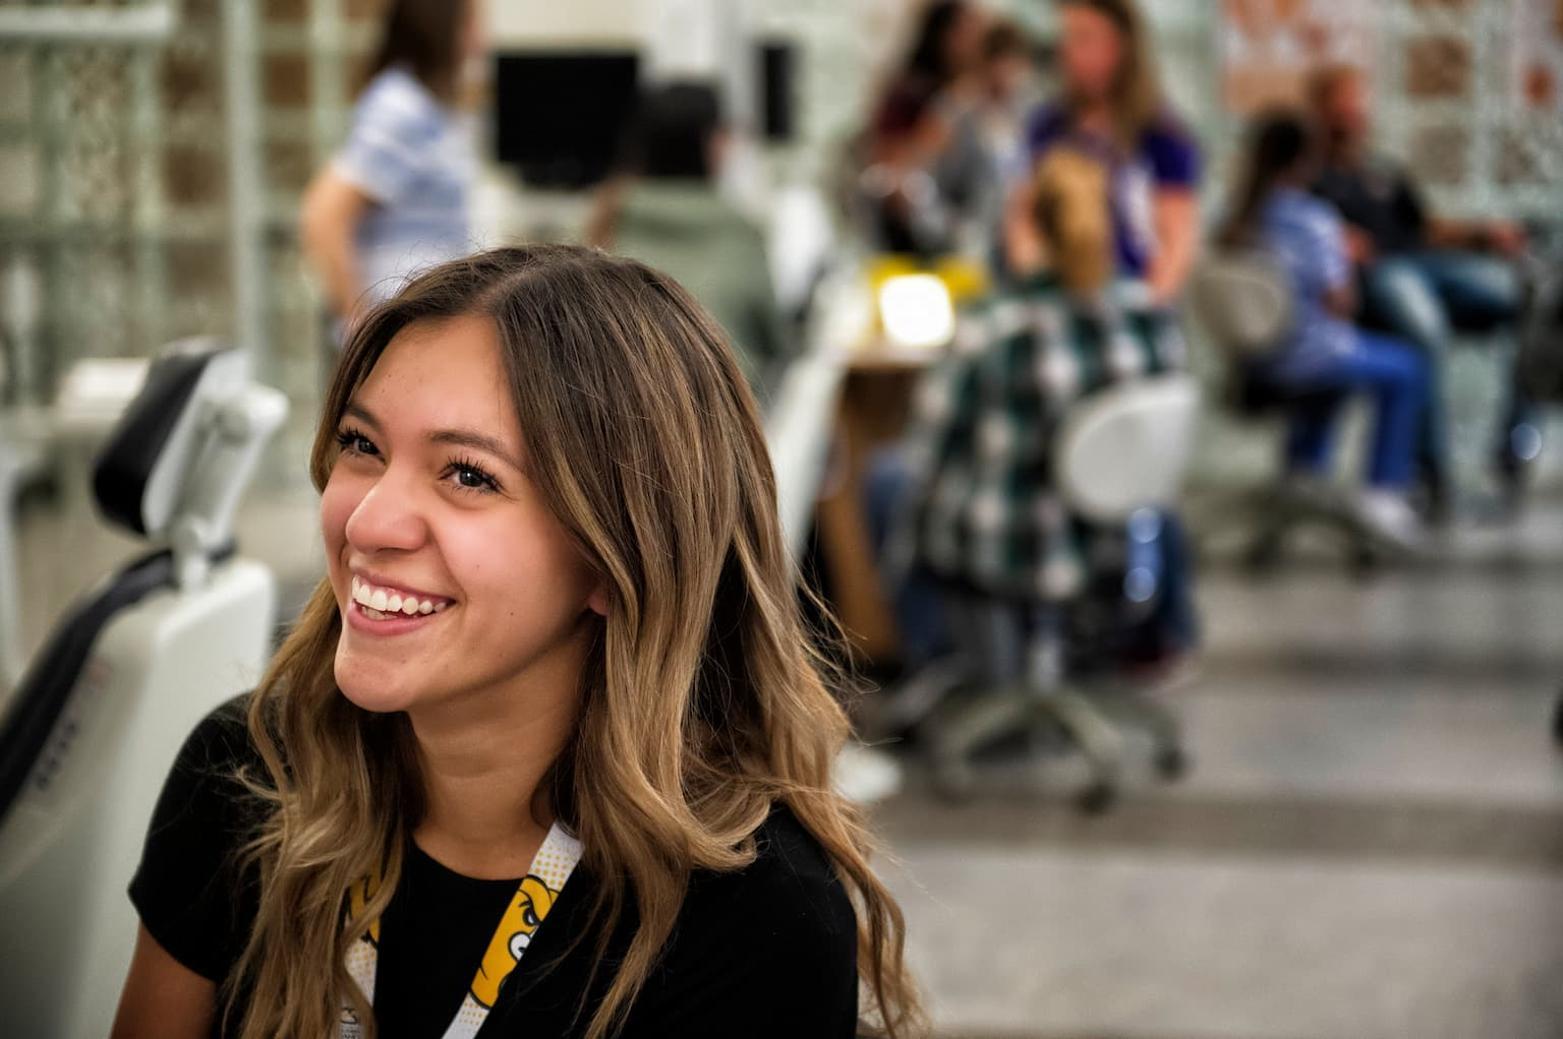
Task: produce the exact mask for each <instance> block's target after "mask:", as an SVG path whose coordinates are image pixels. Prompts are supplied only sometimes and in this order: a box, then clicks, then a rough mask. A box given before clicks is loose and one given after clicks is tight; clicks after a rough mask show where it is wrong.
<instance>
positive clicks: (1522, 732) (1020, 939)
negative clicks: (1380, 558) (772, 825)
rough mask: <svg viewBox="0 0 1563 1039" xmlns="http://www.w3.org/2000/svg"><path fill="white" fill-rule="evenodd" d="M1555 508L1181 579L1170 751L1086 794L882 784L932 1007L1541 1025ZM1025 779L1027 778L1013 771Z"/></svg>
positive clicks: (1207, 1029)
mask: <svg viewBox="0 0 1563 1039" xmlns="http://www.w3.org/2000/svg"><path fill="white" fill-rule="evenodd" d="M1560 520H1563V507H1559V506H1556V505H1549V506H1541V507H1538V508H1536V509H1535V510H1533V511H1532V512H1531V513H1530V514H1529V515H1528V517H1527V518H1526V520H1525V521H1524V523H1523V524H1522V525H1521V526H1519V527H1518V528H1504V529H1468V530H1463V531H1460V532H1459V533H1458V534H1456V535H1455V536H1454V537H1453V538H1452V539H1451V542H1452V544H1451V545H1450V546H1449V558H1448V559H1447V561H1445V562H1443V563H1441V564H1439V565H1437V566H1428V567H1423V568H1420V569H1418V570H1415V571H1412V572H1405V573H1399V574H1389V575H1383V576H1381V577H1379V578H1378V579H1376V580H1373V581H1371V582H1368V583H1362V582H1359V581H1355V580H1353V579H1351V578H1350V577H1348V576H1346V574H1345V572H1344V571H1343V570H1341V569H1339V568H1336V567H1332V566H1329V565H1327V564H1326V563H1325V562H1324V561H1320V560H1305V561H1303V562H1302V563H1300V564H1299V565H1297V566H1295V567H1293V568H1292V569H1290V570H1288V571H1286V572H1283V574H1281V575H1278V576H1276V577H1273V578H1271V579H1268V580H1265V581H1262V582H1256V581H1255V580H1253V579H1252V578H1249V577H1248V576H1246V575H1242V574H1239V573H1236V572H1233V571H1231V570H1223V569H1220V568H1215V569H1213V570H1211V571H1209V572H1207V573H1205V574H1204V575H1203V576H1202V580H1201V603H1202V607H1203V613H1204V617H1205V621H1206V624H1207V627H1208V631H1207V652H1206V653H1205V655H1204V659H1203V662H1202V667H1201V669H1200V672H1199V674H1198V676H1197V677H1196V678H1195V679H1194V680H1193V681H1192V682H1190V683H1188V684H1187V685H1186V686H1185V687H1184V688H1182V689H1181V690H1179V691H1177V692H1176V693H1174V694H1172V695H1171V696H1170V697H1169V699H1170V701H1171V702H1172V703H1174V704H1175V705H1176V706H1177V708H1178V710H1179V711H1180V712H1181V715H1182V718H1183V720H1184V723H1185V725H1186V732H1187V736H1188V740H1189V743H1190V745H1191V747H1192V749H1193V753H1194V755H1195V757H1196V759H1197V764H1196V768H1195V771H1194V772H1193V774H1191V775H1190V776H1189V777H1188V778H1187V779H1186V780H1184V781H1183V782H1182V783H1181V784H1178V785H1176V786H1171V787H1167V786H1157V785H1155V784H1154V782H1153V781H1152V780H1150V779H1149V778H1148V777H1147V778H1143V779H1142V780H1141V781H1140V782H1139V784H1138V785H1137V787H1136V789H1135V791H1134V792H1133V793H1132V794H1131V796H1130V797H1129V799H1128V800H1127V802H1126V803H1125V804H1123V805H1122V806H1121V807H1120V808H1119V809H1118V810H1117V811H1116V812H1115V813H1113V814H1112V815H1110V816H1108V817H1106V818H1103V819H1097V820H1091V819H1084V818H1081V817H1080V816H1078V815H1077V814H1076V813H1075V812H1074V811H1073V810H1072V808H1071V807H1070V806H1069V805H1068V803H1067V802H1066V801H1065V800H1064V795H1065V793H1066V792H1067V785H1068V784H1069V782H1071V780H1072V779H1074V778H1075V777H1073V776H1072V775H1070V772H1069V770H1068V769H1067V768H1059V767H1056V766H1055V767H1051V768H1044V769H1039V770H1037V771H1036V772H1035V773H1034V774H1027V776H1026V777H1025V778H1026V779H1027V780H1028V781H1029V782H1026V783H1022V782H1020V781H1019V780H1017V778H1016V776H1015V775H1014V770H1013V769H1009V770H1006V771H1005V772H1004V773H1003V774H1002V775H1001V777H999V778H997V779H995V780H993V781H992V782H991V783H990V787H991V789H990V792H989V793H988V794H987V795H986V796H983V797H980V798H979V799H978V800H976V801H975V802H974V803H972V804H970V805H965V806H962V807H959V808H955V807H951V806H949V805H946V804H942V803H941V802H939V801H938V800H937V799H935V798H933V797H932V796H931V795H929V794H926V793H922V792H920V791H921V786H920V784H918V783H917V782H916V777H915V776H914V781H913V783H912V786H911V792H909V793H907V794H904V795H902V796H901V797H899V798H897V799H896V800H894V801H892V802H890V803H889V804H887V805H885V806H883V808H882V809H881V810H880V812H879V816H880V821H881V823H882V825H883V827H884V829H885V831H886V833H887V835H888V838H889V843H890V845H891V848H892V850H893V859H894V862H893V865H890V866H889V868H888V870H887V872H888V875H889V877H890V878H891V882H892V885H893V887H894V889H895V891H896V893H897V894H898V895H899V896H900V898H901V900H902V903H903V905H904V906H905V909H906V912H907V915H908V919H909V926H910V944H911V950H912V957H913V960H914V962H915V963H916V965H917V968H918V971H919V973H920V975H921V976H922V978H923V980H924V983H925V985H926V987H927V990H928V994H929V999H930V1003H931V1006H932V1010H933V1012H934V1017H935V1019H936V1021H937V1022H938V1023H939V1024H940V1025H941V1030H942V1031H943V1032H946V1033H948V1034H950V1035H961V1036H973V1037H976V1036H983V1037H990V1036H991V1037H998V1036H1004V1037H1033V1036H1035V1037H1043V1036H1046V1037H1070V1039H1083V1037H1092V1039H1103V1037H1145V1039H1150V1037H1156V1039H1218V1037H1219V1039H1326V1037H1329V1039H1375V1037H1385V1039H1390V1037H1394V1039H1401V1037H1404V1039H1411V1037H1416V1039H1429V1037H1449V1039H1456V1037H1461V1039H1464V1037H1471V1039H1476V1037H1481V1039H1486V1037H1503V1039H1522V1037H1537V1039H1540V1037H1556V1036H1558V1035H1563V752H1560V751H1558V750H1556V749H1555V748H1554V747H1553V746H1552V745H1551V743H1550V742H1549V737H1548V726H1549V721H1550V711H1551V709H1552V705H1553V697H1554V695H1555V693H1556V690H1557V688H1558V687H1559V685H1560V683H1563V644H1560V640H1559V638H1558V634H1559V632H1560V630H1563V523H1560V522H1559V521H1560ZM1038 789H1040V791H1041V792H1040V793H1038V792H1037V790H1038Z"/></svg>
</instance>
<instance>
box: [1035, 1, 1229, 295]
mask: <svg viewBox="0 0 1563 1039" xmlns="http://www.w3.org/2000/svg"><path fill="white" fill-rule="evenodd" d="M1061 30H1062V32H1061V37H1060V54H1059V57H1060V63H1061V69H1060V71H1061V74H1062V77H1063V81H1064V91H1063V96H1062V97H1061V98H1059V99H1058V100H1056V101H1053V102H1049V103H1047V104H1044V105H1043V106H1041V107H1040V108H1039V109H1037V111H1036V112H1034V113H1033V114H1032V116H1031V119H1030V122H1029V125H1028V126H1027V131H1026V138H1027V145H1028V148H1029V151H1030V156H1031V161H1032V165H1033V169H1036V168H1038V167H1040V165H1041V164H1042V163H1043V162H1044V161H1045V160H1046V159H1047V157H1048V155H1049V154H1050V153H1052V152H1054V151H1055V150H1057V149H1066V148H1067V149H1069V150H1071V151H1073V152H1075V153H1077V154H1080V155H1084V156H1086V157H1088V158H1090V159H1093V160H1094V161H1097V162H1099V163H1101V165H1102V166H1103V167H1104V169H1105V172H1106V178H1105V183H1106V191H1105V194H1106V198H1105V200H1104V204H1105V205H1106V206H1107V208H1108V215H1109V219H1110V222H1111V225H1112V232H1113V239H1114V253H1115V258H1116V271H1115V273H1116V274H1117V275H1118V276H1119V277H1123V278H1132V279H1140V280H1143V281H1145V282H1146V283H1147V284H1148V285H1149V287H1150V289H1151V293H1152V296H1153V298H1154V299H1155V300H1157V301H1159V302H1171V301H1172V300H1173V299H1175V298H1176V297H1177V295H1178V293H1179V292H1180V291H1181V289H1182V287H1183V283H1184V281H1185V280H1186V279H1187V277H1188V274H1189V271H1190V269H1191V268H1192V266H1193V262H1194V257H1195V253H1196V250H1197V248H1198V242H1199V212H1198V201H1197V189H1198V185H1199V178H1200V158H1199V150H1198V148H1197V147H1196V146H1195V143H1194V141H1193V138H1192V137H1191V136H1190V135H1189V134H1188V132H1187V131H1186V130H1185V129H1184V128H1183V126H1182V124H1181V123H1180V122H1179V121H1178V119H1177V118H1176V117H1175V116H1174V115H1173V114H1172V113H1171V111H1170V110H1169V109H1168V107H1167V104H1166V102H1165V100H1164V98H1163V96H1162V92H1161V88H1160V85H1159V83H1158V81H1157V76H1156V70H1155V62H1154V59H1153V57H1152V55H1151V49H1150V39H1149V35H1148V33H1147V31H1146V29H1145V24H1144V21H1143V19H1142V18H1141V16H1140V13H1139V11H1138V10H1137V9H1136V8H1135V6H1134V3H1133V0H1063V3H1062V10H1061ZM1035 206H1036V178H1034V177H1033V178H1030V182H1029V183H1023V184H1022V185H1021V186H1020V188H1019V189H1018V190H1017V191H1016V192H1015V193H1014V195H1013V196H1012V198H1011V202H1010V207H1009V214H1008V218H1007V220H1006V228H1005V238H1006V244H1007V252H1008V258H1009V264H1010V267H1011V269H1012V270H1013V271H1014V272H1015V273H1018V274H1026V273H1029V272H1030V271H1033V270H1035V269H1037V268H1038V267H1040V266H1041V265H1042V264H1043V263H1044V262H1045V257H1046V250H1047V243H1045V242H1043V241H1042V240H1041V237H1040V235H1039V234H1038V233H1037V230H1036V227H1037V221H1036V220H1035V219H1033V217H1032V211H1033V210H1034V209H1035Z"/></svg>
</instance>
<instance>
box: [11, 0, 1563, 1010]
mask: <svg viewBox="0 0 1563 1039" xmlns="http://www.w3.org/2000/svg"><path fill="white" fill-rule="evenodd" d="M470 4H471V6H468V5H465V4H463V3H460V2H457V0H440V2H428V3H417V2H410V0H400V2H393V0H140V2H132V0H120V2H101V3H94V2H60V3H47V2H17V0H0V475H3V477H4V479H3V481H0V490H3V491H4V498H3V500H0V510H3V513H4V523H3V524H0V534H3V537H0V665H3V667H0V697H3V696H4V695H5V692H7V691H9V690H11V689H14V688H16V687H18V686H19V685H20V683H21V681H22V675H23V674H24V673H25V671H26V668H27V665H28V662H29V660H30V659H32V658H33V657H34V656H35V654H37V652H38V650H39V647H40V645H42V644H43V642H44V641H45V639H46V637H47V636H48V634H49V632H50V631H51V630H52V629H53V628H54V627H55V625H56V624H58V623H59V622H60V620H61V617H62V616H63V615H64V614H65V611H66V610H67V608H68V607H69V605H70V603H71V602H72V601H73V599H74V598H75V597H77V596H78V595H80V594H82V593H83V592H84V591H85V590H86V589H88V588H90V587H91V586H92V585H93V583H94V582H95V581H97V580H98V579H100V578H101V577H102V575H103V574H104V573H106V572H108V571H110V570H111V569H112V568H113V567H115V566H116V565H118V564H119V563H120V562H122V561H123V560H124V559H126V558H127V557H128V556H130V555H131V554H132V553H133V552H135V551H137V550H138V549H137V542H136V540H135V539H132V538H130V537H128V536H126V535H122V534H117V533H114V532H113V531H111V530H110V529H109V528H108V527H107V526H106V525H105V524H104V523H103V522H102V521H101V520H100V519H99V517H98V515H97V512H96V509H95V507H94V504H93V500H92V492H91V489H90V478H89V474H90V471H91V466H92V459H93V457H94V454H95V452H96V451H97V450H98V449H99V448H100V446H101V445H102V443H103V442H104V440H105V438H106V437H108V435H109V433H110V431H111V430H112V429H113V427H114V423H115V421H116V420H117V418H118V416H119V414H120V412H121V411H123V409H124V407H125V405H126V402H127V401H128V400H130V399H131V398H132V397H133V396H134V394H135V393H136V391H137V389H138V388H139V386H140V385H141V382H142V380H143V379H144V377H145V373H146V364H147V360H148V359H149V358H152V357H154V356H155V355H158V354H159V353H160V352H161V351H162V350H163V349H164V348H165V347H166V346H167V345H168V344H170V343H174V342H176V341H179V340H182V339H186V338H188V337H197V336H200V337H207V336H210V337H216V338H217V339H219V340H221V341H222V342H224V343H227V344H231V345H233V346H236V347H238V348H240V349H241V350H242V351H243V352H244V353H245V354H246V356H247V357H248V358H249V360H250V362H251V364H252V366H253V371H254V373H255V378H257V379H258V380H259V381H261V382H263V383H266V384H268V385H270V386H273V387H276V388H277V389H279V390H281V391H282V392H283V393H284V394H285V395H286V397H287V399H288V401H289V404H290V417H289V419H288V421H287V423H286V424H285V425H284V426H283V427H282V429H281V430H280V432H279V434H278V435H277V436H276V437H275V438H274V439H273V440H272V442H271V444H270V446H269V448H268V449H267V452H266V454H265V457H264V460H263V462H262V464H261V466H260V469H259V474H258V476H257V477H256V479H255V481H254V484H253V485H252V486H251V487H250V489H249V492H248V495H247V497H246V498H245V501H244V504H243V506H242V507H241V508H240V510H239V513H238V516H237V521H236V522H237V532H238V543H239V546H240V547H241V549H242V551H243V552H244V553H245V555H246V556H248V557H250V558H253V559H255V560H257V561H259V562H261V563H263V564H264V565H265V566H267V567H269V568H270V570H271V572H272V574H273V575H274V578H275V580H276V582H277V587H278V588H279V590H280V595H279V600H278V601H279V608H278V616H277V618H276V622H277V624H278V625H285V624H286V623H287V622H288V620H289V619H290V617H291V616H292V612H293V611H294V610H296V609H297V607H298V606H299V605H300V604H301V602H302V601H303V599H304V597H305V595H306V594H307V592H308V591H309V589H310V588H311V587H312V586H313V584H314V582H315V580H316V579H317V578H318V575H319V574H320V573H321V572H322V569H323V558H322V554H321V550H320V547H319V544H318V534H317V533H316V527H317V524H316V517H315V496H314V492H313V490H312V489H311V488H310V486H309V483H308V479H307V474H306V458H307V453H308V448H309V444H310V441H311V438H312V435H313V431H314V421H315V417H316V415H317V414H318V410H319V405H320V400H321V395H322V392H323V389H324V386H325V384H326V380H327V378H328V377H329V373H330V371H331V367H332V364H333V363H334V359H335V357H336V353H337V350H338V344H339V342H340V338H341V335H342V333H343V329H344V328H345V327H347V326H348V325H350V323H351V321H352V320H353V318H354V316H355V314H356V313H357V312H359V310H360V309H361V307H362V306H363V305H364V302H365V301H366V300H369V299H373V298H376V297H377V296H383V295H386V294H389V293H392V292H394V291H395V288H396V286H397V285H398V284H399V283H400V280H401V279H402V278H404V277H405V276H406V275H407V274H408V273H410V272H412V271H414V270H416V269H418V267H419V266H420V265H423V264H426V263H428V262H432V261H435V260H438V259H442V258H445V257H447V256H454V255H460V254H461V253H463V252H466V251H469V250H471V249H474V248H480V247H484V246H492V245H499V244H503V243H506V242H514V241H522V240H569V241H587V242H591V243H593V244H597V245H600V246H602V247H603V248H607V249H610V250H617V251H621V252H625V253H627V254H629V255H634V256H637V257H640V258H642V259H645V260H647V261H648V262H650V263H652V264H653V265H655V266H658V267H661V268H663V269H665V270H667V271H669V272H670V273H672V274H673V275H674V276H675V277H677V278H678V279H679V280H681V281H683V282H684V283H685V284H686V285H688V286H689V287H690V288H691V289H692V291H694V292H695V294H696V295H697V296H698V297H699V298H701V300H702V301H703V302H705V303H706V304H707V305H708V306H709V307H710V308H711V309H712V311H713V313H715V314H716V316H717V317H718V319H719V320H720V321H721V322H722V323H723V325H724V326H725V327H726V328H727V330H728V331H729V332H730V333H731V335H732V336H733V339H734V343H735V348H736V349H737V350H738V351H739V353H740V356H741V358H742V360H743V362H744V364H745V367H746V370H747V371H748V373H749V374H750V376H751V379H752V381H753V384H754V386H755V389H756V393H757V395H758V396H759V397H760V399H761V401H762V404H763V406H764V409H765V413H766V422H767V432H768V435H769V436H770V439H771V445H772V452H773V460H774V462H775V465H776V468H777V473H778V485H779V494H780V497H781V507H782V514H783V519H784V523H785V524H786V528H787V534H788V538H789V541H790V543H791V545H792V548H793V551H794V553H795V555H796V556H797V558H798V560H799V563H800V566H801V567H802V569H803V572H804V574H805V577H806V579H807V580H808V581H809V582H810V583H811V584H812V585H813V586H814V587H815V589H816V590H817V591H819V592H820V593H821V594H822V595H823V597H824V599H825V601H826V602H828V603H829V604H830V605H831V607H832V608H833V610H834V611H835V612H836V613H837V615H838V616H839V618H840V620H841V621H842V623H843V625H844V627H845V629H846V633H847V636H848V641H849V642H850V645H851V654H852V656H853V663H854V664H855V665H856V667H857V668H858V670H859V671H860V672H861V673H862V674H863V675H864V676H865V679H866V682H867V685H868V686H869V688H868V690H867V691H866V692H865V693H864V695H863V696H862V697H861V698H860V699H859V700H857V701H855V702H854V710H855V711H856V713H857V717H858V721H859V733H860V737H861V743H860V744H858V745H854V747H853V748H851V749H850V750H849V752H848V753H847V754H846V755H844V757H843V759H842V761H841V765H840V782H841V785H842V787H843V789H844V790H845V791H846V792H847V793H848V794H849V795H850V796H853V797H856V798H859V799H860V800H862V801H864V802H865V803H866V804H868V805H869V812H870V814H871V816H872V817H873V818H874V819H875V820H876V822H877V824H878V825H879V827H880V829H881V831H882V833H883V834H884V836H885V842H886V847H885V850H884V854H883V856H882V858H881V860H880V862H881V868H882V870H883V872H884V874H885V875H886V877H887V878H888V879H889V881H890V883H891V885H892V887H893V889H894V890H895V892H896V894H897V895H898V897H899V898H900V900H901V903H902V906H903V907H904V909H905V911H906V915H907V918H908V923H909V945H910V952H909V955H910V957H911V960H912V963H913V965H914V967H915V970H916V972H917V975H918V977H919V979H920V981H921V983H922V984H923V986H924V989H925V993H926V995H927V998H928V1002H929V1005H930V1008H931V1011H932V1016H933V1019H934V1021H935V1024H936V1026H937V1033H938V1034H939V1035H941V1036H951V1037H955V1036H962V1037H971V1039H977V1037H984V1039H990V1037H991V1039H998V1037H1006V1039H1043V1037H1046V1039H1105V1037H1124V1039H1127V1037H1135V1039H1139V1037H1156V1039H1217V1037H1221V1039H1239V1037H1242V1039H1363V1037H1412V1036H1415V1037H1418V1039H1428V1037H1484V1039H1485V1037H1531V1036H1534V1037H1543V1036H1557V1035H1559V1034H1563V984H1560V983H1559V980H1560V978H1563V747H1560V746H1559V742H1560V741H1563V720H1560V716H1559V715H1558V714H1557V704H1558V700H1557V698H1558V695H1559V691H1560V689H1563V640H1560V639H1559V637H1558V636H1559V633H1560V631H1563V464H1560V458H1563V453H1560V452H1558V451H1557V450H1556V443H1557V439H1556V438H1557V436H1558V435H1559V434H1560V432H1563V430H1560V427H1559V420H1560V417H1563V411H1560V409H1558V408H1557V407H1555V404H1556V403H1557V401H1558V400H1559V396H1560V391H1559V387H1560V386H1563V333H1560V329H1563V309H1560V305H1559V280H1560V277H1563V275H1560V273H1559V272H1560V268H1563V3H1559V2H1557V0H1379V2H1374V3H1365V2H1361V0H1355V2H1353V0H1140V2H1139V4H1138V7H1137V8H1136V6H1135V5H1132V4H1126V3H1120V2H1087V0H1065V2H1055V0H981V2H979V0H970V2H966V3H935V4H923V3H917V2H914V0H572V2H569V3H552V2H546V0H470ZM1359 474H1360V475H1359ZM3 702H4V700H3V699H0V703H3ZM162 767H163V765H162V764H159V765H158V771H159V774H161V769H162ZM800 995H801V994H800Z"/></svg>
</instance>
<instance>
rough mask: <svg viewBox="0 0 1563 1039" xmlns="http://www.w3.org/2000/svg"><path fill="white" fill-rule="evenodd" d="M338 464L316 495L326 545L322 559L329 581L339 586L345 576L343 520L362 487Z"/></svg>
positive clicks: (362, 494)
mask: <svg viewBox="0 0 1563 1039" xmlns="http://www.w3.org/2000/svg"><path fill="white" fill-rule="evenodd" d="M354 483H355V481H353V480H352V479H351V478H350V477H349V476H347V474H345V473H343V472H342V470H341V469H340V468H338V469H336V470H334V471H333V472H332V474H331V478H330V479H329V480H327V481H326V488H325V490H324V491H323V492H321V495H320V535H321V539H322V540H323V541H324V543H325V547H326V563H327V565H328V566H329V567H330V573H331V581H332V583H333V584H335V585H337V586H338V587H339V588H340V587H341V586H342V583H343V581H342V579H343V578H344V577H345V575H344V573H343V567H344V565H345V560H344V559H343V556H344V554H345V550H346V547H347V521H348V520H349V519H350V518H352V515H353V510H354V509H356V508H357V507H358V503H359V502H360V501H362V500H363V496H364V491H365V488H362V487H355V486H354Z"/></svg>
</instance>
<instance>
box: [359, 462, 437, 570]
mask: <svg viewBox="0 0 1563 1039" xmlns="http://www.w3.org/2000/svg"><path fill="white" fill-rule="evenodd" d="M346 534H347V542H348V544H349V545H351V546H352V547H353V548H354V549H355V550H356V551H358V552H362V553H366V554H368V553H372V552H381V551H388V550H392V551H394V550H400V551H411V550H412V549H415V548H418V547H420V546H421V545H422V544H423V543H424V541H426V540H427V538H428V522H427V520H426V518H425V517H424V515H423V512H422V507H421V505H420V504H419V500H418V495H417V493H416V491H415V490H414V488H413V487H412V486H410V484H409V481H408V480H406V479H404V478H402V477H400V476H398V475H397V474H396V473H395V472H393V471H390V470H388V471H386V472H385V473H384V474H383V475H382V476H381V477H380V479H379V480H377V481H375V484H374V486H373V487H371V488H370V489H369V493H368V494H366V495H364V497H363V499H362V500H360V501H359V503H358V507H357V508H355V509H354V510H353V513H352V515H351V516H349V517H348V518H347V529H346Z"/></svg>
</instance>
